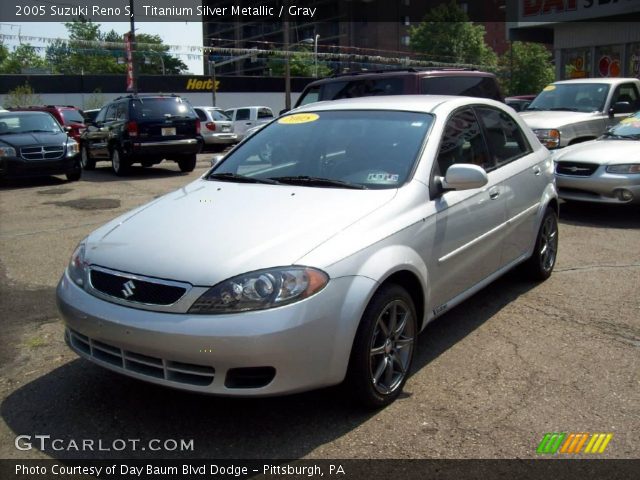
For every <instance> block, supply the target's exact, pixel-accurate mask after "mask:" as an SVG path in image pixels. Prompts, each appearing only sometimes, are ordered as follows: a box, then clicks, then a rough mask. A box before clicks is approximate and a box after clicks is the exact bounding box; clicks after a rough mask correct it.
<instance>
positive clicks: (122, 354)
mask: <svg viewBox="0 0 640 480" xmlns="http://www.w3.org/2000/svg"><path fill="white" fill-rule="evenodd" d="M66 336H67V341H68V342H69V345H70V346H71V347H72V348H73V349H74V350H76V351H78V352H80V353H83V354H85V355H87V356H89V357H92V358H95V359H96V360H98V361H100V362H104V363H108V364H109V365H111V366H113V367H115V368H116V369H119V370H125V371H128V372H134V373H137V374H140V375H144V376H145V377H152V378H157V379H160V380H168V381H170V382H176V383H184V384H188V385H196V386H199V387H205V386H207V385H211V383H212V382H213V378H214V376H215V373H216V371H215V369H214V368H213V367H209V366H207V365H194V364H192V363H183V362H174V361H172V360H166V359H163V358H157V357H150V356H148V355H142V354H140V353H135V352H130V351H128V350H124V349H122V348H119V347H115V346H113V345H109V344H108V343H104V342H99V341H98V340H94V339H92V338H89V337H87V336H86V335H82V334H81V333H78V332H76V331H74V330H71V329H70V328H68V329H67V332H66Z"/></svg>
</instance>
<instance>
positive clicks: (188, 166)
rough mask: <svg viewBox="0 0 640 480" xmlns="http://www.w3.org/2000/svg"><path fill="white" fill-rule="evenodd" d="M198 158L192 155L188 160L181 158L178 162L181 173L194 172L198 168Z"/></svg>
mask: <svg viewBox="0 0 640 480" xmlns="http://www.w3.org/2000/svg"><path fill="white" fill-rule="evenodd" d="M196 161H197V158H196V156H195V155H191V156H189V157H186V158H181V159H180V160H178V166H179V167H180V171H181V172H193V170H194V169H195V168H196Z"/></svg>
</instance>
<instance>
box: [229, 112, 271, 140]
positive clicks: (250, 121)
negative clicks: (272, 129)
mask: <svg viewBox="0 0 640 480" xmlns="http://www.w3.org/2000/svg"><path fill="white" fill-rule="evenodd" d="M224 113H225V114H226V115H227V116H228V117H229V118H230V119H231V120H232V121H233V131H234V132H235V133H236V134H237V135H238V140H241V139H242V138H244V136H245V134H246V132H247V130H248V129H250V128H252V127H255V126H257V125H262V124H265V123H269V122H270V121H271V120H273V111H272V110H271V109H270V108H269V107H240V108H229V109H227V110H225V111H224Z"/></svg>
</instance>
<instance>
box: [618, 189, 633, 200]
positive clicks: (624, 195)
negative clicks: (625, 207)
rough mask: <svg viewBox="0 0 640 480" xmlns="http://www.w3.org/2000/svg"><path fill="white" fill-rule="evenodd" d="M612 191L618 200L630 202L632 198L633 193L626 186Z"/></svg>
mask: <svg viewBox="0 0 640 480" xmlns="http://www.w3.org/2000/svg"><path fill="white" fill-rule="evenodd" d="M613 193H614V194H615V196H616V197H618V200H621V201H623V202H630V201H631V200H633V193H631V192H630V191H629V190H627V189H626V188H617V189H616V190H615V191H614V192H613Z"/></svg>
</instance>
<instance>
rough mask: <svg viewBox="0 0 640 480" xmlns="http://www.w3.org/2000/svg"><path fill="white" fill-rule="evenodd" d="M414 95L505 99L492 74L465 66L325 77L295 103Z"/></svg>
mask: <svg viewBox="0 0 640 480" xmlns="http://www.w3.org/2000/svg"><path fill="white" fill-rule="evenodd" d="M414 94H424V95H464V96H469V97H481V98H491V99H493V100H498V101H500V102H502V101H504V97H503V96H502V93H500V87H499V86H498V81H497V79H496V76H495V75H494V74H492V73H487V72H481V71H479V70H473V69H464V68H427V69H413V68H409V69H402V70H380V71H375V72H358V73H347V74H340V75H334V76H332V77H328V78H323V79H322V80H317V81H315V82H312V83H310V84H309V85H307V87H306V88H305V89H304V90H303V92H302V94H301V95H300V98H298V101H297V102H296V105H295V106H296V107H299V106H301V105H306V104H308V103H313V102H319V101H322V100H338V99H341V98H353V97H369V96H376V95H414Z"/></svg>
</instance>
